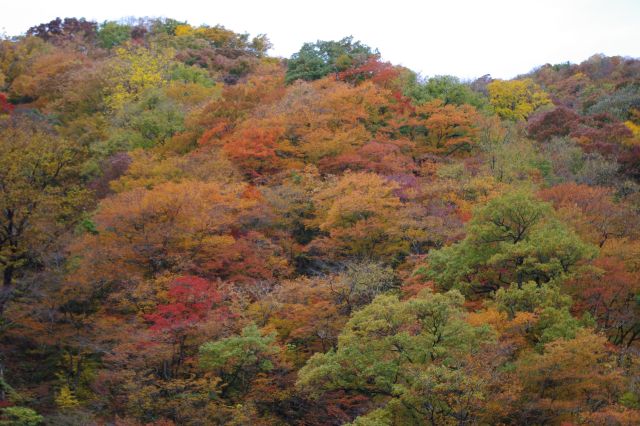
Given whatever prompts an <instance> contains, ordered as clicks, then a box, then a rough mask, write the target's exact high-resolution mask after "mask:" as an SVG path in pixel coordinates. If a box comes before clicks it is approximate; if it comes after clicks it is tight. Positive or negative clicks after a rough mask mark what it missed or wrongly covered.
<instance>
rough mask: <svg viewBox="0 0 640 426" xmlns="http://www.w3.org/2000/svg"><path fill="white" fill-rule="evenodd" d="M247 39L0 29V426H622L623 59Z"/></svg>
mask: <svg viewBox="0 0 640 426" xmlns="http://www.w3.org/2000/svg"><path fill="white" fill-rule="evenodd" d="M270 47H271V45H270V42H269V39H268V38H267V36H264V35H259V36H255V37H252V36H250V35H248V34H238V33H235V32H233V31H231V30H228V29H226V28H225V27H222V26H215V27H209V26H200V27H194V26H191V25H189V24H187V23H184V22H178V21H175V20H171V19H140V20H135V21H134V20H130V21H126V22H104V23H101V24H98V23H95V22H89V21H85V20H84V19H75V18H67V19H64V20H61V19H57V20H54V21H52V22H49V23H45V24H40V25H37V26H34V27H32V28H31V29H29V30H28V32H27V33H26V35H24V36H17V37H12V38H5V39H1V40H0V189H1V190H2V197H0V271H2V275H3V285H2V291H1V292H0V424H11V425H14V424H15V425H38V424H48V425H94V424H95V425H107V424H108V425H121V426H125V425H131V426H134V425H158V426H166V425H174V424H175V425H212V424H213V425H215V424H233V425H282V424H292V425H340V424H353V425H422V424H427V425H475V424H482V425H485V424H486V425H498V424H504V425H523V424H549V425H561V424H562V425H569V424H572V425H573V424H576V425H577V424H584V425H605V424H606V425H634V424H640V351H639V349H640V231H639V229H640V228H639V225H640V59H633V58H626V57H607V56H604V55H594V56H592V57H591V58H589V59H587V60H586V61H584V62H582V63H580V64H571V63H566V64H556V65H550V64H547V65H543V66H540V67H539V68H536V69H535V70H533V71H531V72H529V73H527V74H523V75H521V76H519V77H517V78H515V79H513V80H499V79H492V78H491V76H489V75H486V76H483V77H480V78H478V79H476V80H474V81H461V80H459V79H458V78H456V77H452V76H434V77H430V78H423V77H421V76H419V75H418V74H416V73H415V72H413V71H411V70H409V69H407V68H404V67H400V66H395V65H393V64H391V63H388V62H385V61H384V60H383V59H382V58H383V56H382V54H383V53H384V52H382V53H381V52H378V51H377V50H376V49H375V48H373V47H370V46H367V45H366V44H364V43H363V42H361V41H357V40H355V39H353V38H352V37H346V38H344V39H342V40H338V41H316V42H310V43H307V44H305V45H303V46H302V47H301V49H300V51H299V52H298V53H296V54H294V55H293V56H292V57H291V58H276V57H271V56H269V55H268V52H269V49H270ZM523 71H525V70H523Z"/></svg>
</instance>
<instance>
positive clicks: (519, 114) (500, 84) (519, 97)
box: [487, 78, 551, 121]
mask: <svg viewBox="0 0 640 426" xmlns="http://www.w3.org/2000/svg"><path fill="white" fill-rule="evenodd" d="M487 89H488V91H489V102H491V105H492V106H493V108H494V110H495V111H496V113H498V115H499V116H500V117H502V118H506V119H508V120H514V121H517V120H525V119H526V118H527V117H528V116H529V115H531V113H532V112H533V111H535V110H536V109H537V108H539V107H541V106H543V105H548V104H550V103H551V101H550V99H549V95H547V93H546V92H544V91H543V90H542V88H540V86H538V85H537V84H536V83H534V81H533V80H531V79H530V78H525V79H523V80H511V81H504V80H494V81H492V82H491V83H489V84H488V85H487Z"/></svg>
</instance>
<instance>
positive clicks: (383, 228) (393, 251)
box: [310, 172, 408, 260]
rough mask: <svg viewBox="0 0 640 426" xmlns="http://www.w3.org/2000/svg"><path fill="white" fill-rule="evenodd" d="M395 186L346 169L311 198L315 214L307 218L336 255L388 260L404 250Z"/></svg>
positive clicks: (399, 202) (325, 244) (329, 250)
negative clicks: (321, 233) (312, 217)
mask: <svg viewBox="0 0 640 426" xmlns="http://www.w3.org/2000/svg"><path fill="white" fill-rule="evenodd" d="M397 189H398V185H397V184H396V183H393V182H389V181H387V180H386V179H384V178H383V177H381V176H378V175H377V174H375V173H349V172H348V173H346V174H345V175H344V176H342V177H341V178H339V179H337V180H335V181H332V182H329V183H328V185H327V186H326V188H325V189H323V190H321V191H319V192H318V193H317V194H316V195H315V197H314V199H313V202H314V204H315V206H316V214H317V216H316V217H315V218H314V219H312V220H311V221H310V222H311V223H312V224H314V225H316V226H318V227H319V229H320V231H322V232H324V233H325V237H324V238H321V239H320V241H318V242H317V243H318V244H320V246H321V247H323V248H325V249H327V251H328V252H331V253H335V254H336V257H342V256H359V257H365V258H369V257H372V258H383V259H387V260H390V259H392V258H393V257H394V256H398V255H402V254H403V253H404V254H406V253H407V251H408V242H407V241H405V240H404V239H403V231H402V228H401V223H402V217H401V214H400V213H399V211H400V209H401V204H402V203H401V201H400V199H399V198H398V196H397V195H396V194H395V191H396V190H397Z"/></svg>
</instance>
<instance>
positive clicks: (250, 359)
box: [200, 324, 278, 392]
mask: <svg viewBox="0 0 640 426" xmlns="http://www.w3.org/2000/svg"><path fill="white" fill-rule="evenodd" d="M274 341H275V336H274V335H273V334H268V335H263V334H262V333H261V332H260V330H259V329H258V327H257V326H256V325H255V324H252V325H248V326H246V327H245V328H243V329H242V333H241V334H240V336H232V337H227V338H225V339H221V340H218V341H215V342H208V343H205V344H203V345H202V346H201V347H200V367H201V368H203V369H205V370H210V371H214V372H217V373H218V374H220V376H221V377H222V378H223V379H224V381H225V383H226V384H227V385H228V389H232V390H234V389H239V390H240V391H241V392H244V391H246V390H247V388H248V386H249V382H250V380H251V379H252V378H253V377H254V376H255V375H256V374H258V373H262V372H268V371H270V370H271V369H272V368H273V362H272V357H273V356H274V355H275V354H277V353H278V348H277V347H276V346H274Z"/></svg>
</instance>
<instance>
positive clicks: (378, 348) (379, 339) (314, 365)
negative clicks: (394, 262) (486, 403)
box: [297, 290, 492, 424]
mask: <svg viewBox="0 0 640 426" xmlns="http://www.w3.org/2000/svg"><path fill="white" fill-rule="evenodd" d="M463 303H464V297H463V296H462V295H461V294H460V293H459V292H458V291H455V290H453V291H449V292H447V293H443V294H437V293H432V292H430V291H428V290H424V291H423V292H421V293H420V294H419V295H418V297H416V298H415V299H410V300H407V301H401V300H399V299H398V298H397V297H396V296H393V295H381V296H378V297H377V298H376V299H375V300H374V301H373V302H372V303H371V304H370V305H368V306H365V307H364V308H362V309H361V310H359V311H357V312H355V313H354V314H353V316H352V317H351V319H350V320H349V322H348V323H347V325H346V327H345V329H344V330H343V332H342V333H341V335H340V337H339V340H338V348H337V349H336V350H331V351H329V352H327V353H324V354H316V355H314V356H313V357H312V358H311V359H309V361H308V362H307V364H306V365H305V366H304V367H303V368H302V369H301V370H300V371H299V374H298V382H297V386H298V388H299V389H301V390H302V391H304V392H307V393H308V394H309V395H311V396H312V397H315V398H317V397H320V396H322V395H323V394H324V393H326V392H331V391H336V390H341V391H345V392H348V393H354V394H359V395H362V396H365V397H369V398H373V399H376V400H378V401H379V402H380V403H382V402H384V408H383V409H382V410H383V411H385V412H386V413H384V412H381V411H374V412H372V413H371V414H370V415H369V416H368V417H369V418H371V420H372V421H373V420H374V419H375V422H373V423H371V422H369V421H368V420H367V419H360V420H357V421H356V423H355V424H385V423H384V421H385V419H389V418H393V422H392V424H423V423H424V422H425V421H426V419H428V418H436V417H437V418H440V419H447V418H448V419H454V418H456V417H459V416H463V415H465V414H463V413H462V411H465V410H466V409H464V408H462V406H461V404H460V402H461V400H460V398H459V399H457V400H455V399H454V400H451V399H450V398H445V397H444V393H445V392H441V393H438V392H430V391H425V390H426V389H427V386H432V387H433V386H442V385H443V384H444V383H447V384H449V385H451V386H452V387H453V386H456V385H454V382H460V381H461V380H464V379H463V377H464V376H465V375H467V374H468V372H465V370H464V368H465V364H466V360H467V356H468V355H470V354H472V353H474V352H475V351H477V350H478V349H479V348H480V346H481V345H482V344H483V343H487V342H490V341H492V332H491V330H490V329H489V327H488V326H481V327H473V326H471V325H470V324H468V323H467V322H466V321H465V313H464V309H463V307H462V305H463ZM445 376H446V377H445ZM468 380H479V379H476V378H468ZM429 383H430V385H427V384H429ZM459 387H461V388H462V387H464V385H462V384H459ZM476 388H478V387H477V386H476ZM434 389H435V388H434ZM365 420H366V421H365ZM387 424H388V423H387Z"/></svg>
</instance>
